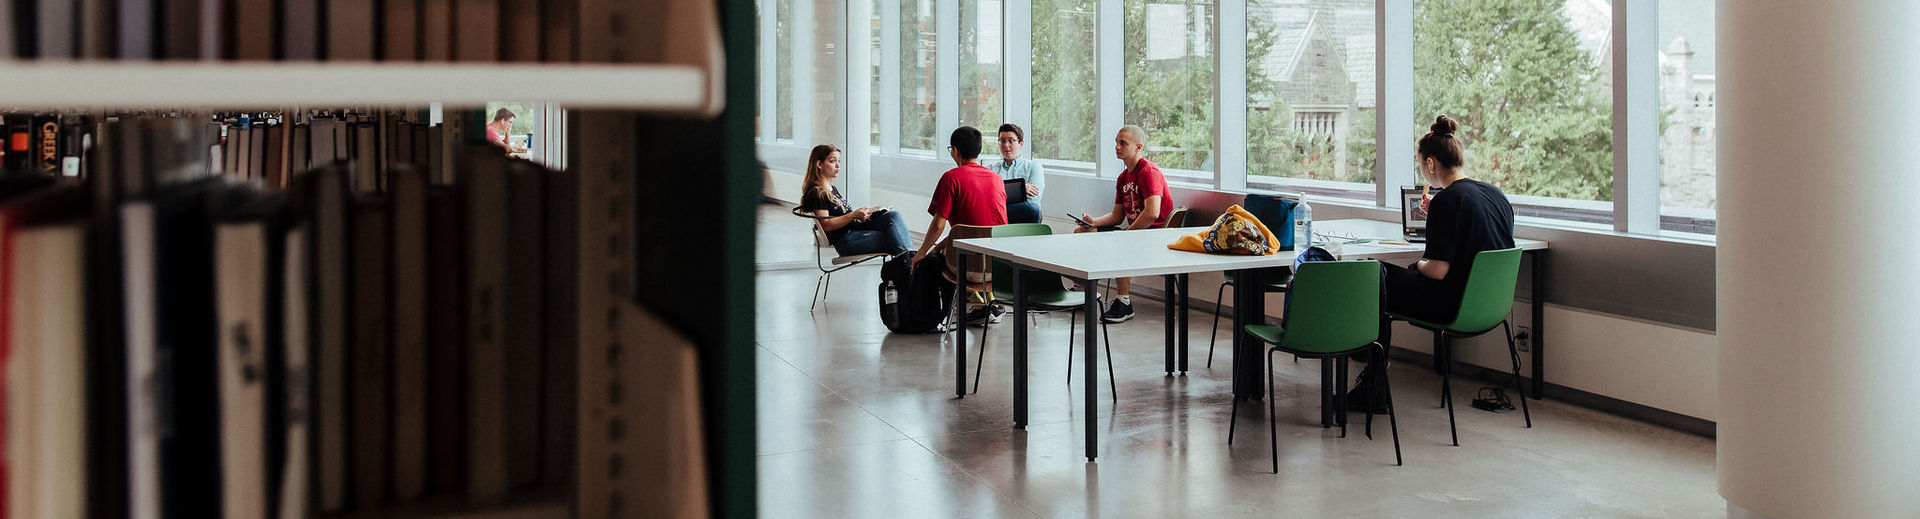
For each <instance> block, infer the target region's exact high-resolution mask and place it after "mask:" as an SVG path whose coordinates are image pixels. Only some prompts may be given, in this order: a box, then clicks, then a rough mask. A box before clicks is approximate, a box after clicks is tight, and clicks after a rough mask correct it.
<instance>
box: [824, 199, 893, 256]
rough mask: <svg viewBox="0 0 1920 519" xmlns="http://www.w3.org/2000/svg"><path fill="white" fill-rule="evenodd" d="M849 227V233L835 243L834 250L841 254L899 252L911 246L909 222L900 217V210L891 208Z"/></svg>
mask: <svg viewBox="0 0 1920 519" xmlns="http://www.w3.org/2000/svg"><path fill="white" fill-rule="evenodd" d="M847 229H848V230H847V234H846V235H845V236H841V237H840V241H838V242H835V243H834V244H833V250H834V251H836V252H839V253H840V255H841V256H852V255H855V254H872V253H875V252H884V253H887V254H899V253H902V252H906V251H908V250H909V248H908V247H910V245H909V244H908V243H907V222H906V220H903V219H901V218H900V212H899V211H892V210H889V211H886V212H883V213H880V214H876V215H873V217H872V218H868V219H867V221H864V222H860V223H856V224H852V225H848V226H847Z"/></svg>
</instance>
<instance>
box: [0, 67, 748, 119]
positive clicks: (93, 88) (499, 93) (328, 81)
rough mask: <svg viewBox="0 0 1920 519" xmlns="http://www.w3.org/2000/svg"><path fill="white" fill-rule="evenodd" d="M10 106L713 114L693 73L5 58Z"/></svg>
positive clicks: (1, 98) (699, 73)
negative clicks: (521, 106) (514, 104)
mask: <svg viewBox="0 0 1920 519" xmlns="http://www.w3.org/2000/svg"><path fill="white" fill-rule="evenodd" d="M0 78H6V85H7V86H6V87H0V106H4V107H16V108H145V107H180V108H273V107H282V106H295V105H297V106H426V105H427V104H429V103H443V104H448V105H475V106H480V105H484V104H485V103H488V102H499V101H525V102H544V103H555V104H559V105H562V106H567V107H570V108H623V109H633V110H646V111H668V112H692V111H705V110H707V109H708V108H709V106H710V100H709V99H708V95H709V92H710V91H711V90H712V88H711V85H709V84H708V81H709V77H708V74H707V72H706V71H704V70H701V69H700V68H699V67H695V66H688V65H657V64H656V65H640V64H573V63H566V64H516V63H485V64H468V63H335V62H252V63H248V62H112V61H69V62H56V61H34V62H27V61H6V60H0Z"/></svg>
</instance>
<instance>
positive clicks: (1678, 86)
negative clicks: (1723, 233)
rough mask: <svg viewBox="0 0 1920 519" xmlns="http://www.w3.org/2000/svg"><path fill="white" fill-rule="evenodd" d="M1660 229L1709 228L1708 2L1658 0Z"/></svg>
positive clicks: (1708, 231)
mask: <svg viewBox="0 0 1920 519" xmlns="http://www.w3.org/2000/svg"><path fill="white" fill-rule="evenodd" d="M1660 43H1661V45H1662V48H1661V49H1660V55H1659V59H1660V115H1661V120H1660V128H1661V134H1660V214H1661V218H1660V220H1661V221H1660V228H1661V229H1662V230H1668V231H1684V232H1696V233H1706V234H1712V233H1713V232H1714V225H1713V219H1714V215H1713V210H1714V207H1715V202H1716V200H1715V193H1714V187H1713V182H1714V171H1715V167H1714V154H1713V149H1714V142H1713V138H1714V131H1713V129H1714V125H1713V107H1714V99H1713V97H1714V89H1713V78H1714V74H1713V1H1712V0H1667V1H1664V2H1660Z"/></svg>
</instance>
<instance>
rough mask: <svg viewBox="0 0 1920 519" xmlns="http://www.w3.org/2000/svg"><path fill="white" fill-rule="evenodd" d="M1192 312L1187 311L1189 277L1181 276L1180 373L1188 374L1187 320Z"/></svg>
mask: <svg viewBox="0 0 1920 519" xmlns="http://www.w3.org/2000/svg"><path fill="white" fill-rule="evenodd" d="M1190 314H1192V312H1190V311H1188V309H1187V275H1186V274H1181V275H1180V310H1179V311H1178V315H1179V317H1180V353H1179V356H1180V373H1181V374H1186V372H1187V335H1188V334H1187V318H1188V317H1190Z"/></svg>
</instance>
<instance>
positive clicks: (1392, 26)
mask: <svg viewBox="0 0 1920 519" xmlns="http://www.w3.org/2000/svg"><path fill="white" fill-rule="evenodd" d="M1374 5H1375V7H1374V9H1375V10H1376V11H1377V15H1376V16H1375V17H1374V24H1375V25H1374V29H1375V31H1374V46H1375V47H1376V48H1378V49H1379V54H1378V55H1377V56H1376V57H1375V58H1374V59H1375V60H1377V61H1375V62H1374V67H1373V71H1374V72H1373V76H1374V79H1373V80H1374V89H1373V95H1374V103H1373V106H1374V110H1373V121H1374V132H1373V135H1374V137H1373V138H1374V146H1373V148H1374V149H1376V150H1380V157H1379V160H1377V161H1375V162H1374V164H1376V166H1374V167H1375V168H1379V169H1376V170H1375V171H1374V172H1373V173H1374V174H1373V178H1374V179H1375V181H1374V189H1375V192H1374V202H1375V203H1378V204H1380V205H1384V206H1387V207H1396V208H1397V207H1400V186H1410V185H1413V184H1414V180H1415V178H1414V177H1415V175H1414V169H1413V168H1414V164H1413V153H1414V142H1413V140H1414V139H1416V138H1418V135H1417V134H1415V133H1414V131H1415V130H1416V129H1418V128H1419V126H1417V125H1416V124H1415V122H1414V121H1420V120H1429V121H1430V120H1432V118H1433V117H1434V116H1435V115H1439V114H1415V113H1413V0H1379V2H1378V3H1376V4H1374Z"/></svg>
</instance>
